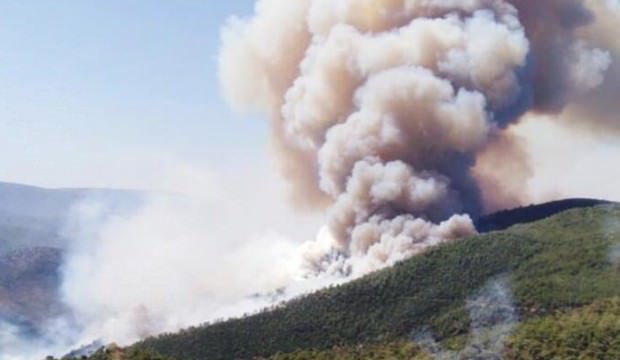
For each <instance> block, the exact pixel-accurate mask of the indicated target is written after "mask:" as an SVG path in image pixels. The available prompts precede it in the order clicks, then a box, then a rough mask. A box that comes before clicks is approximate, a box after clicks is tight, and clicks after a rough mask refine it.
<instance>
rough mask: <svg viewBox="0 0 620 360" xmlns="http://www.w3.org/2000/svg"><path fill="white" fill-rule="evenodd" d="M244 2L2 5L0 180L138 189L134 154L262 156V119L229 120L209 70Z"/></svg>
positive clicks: (18, 0) (81, 0)
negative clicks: (224, 28)
mask: <svg viewBox="0 0 620 360" xmlns="http://www.w3.org/2000/svg"><path fill="white" fill-rule="evenodd" d="M252 7H253V0H234V1H207V0H170V1H168V0H166V1H153V0H105V1H102V0H96V1H95V0H56V1H49V0H6V1H1V2H0V14H1V15H0V134H1V136H2V138H1V141H0V164H1V165H0V166H1V172H0V180H8V181H18V182H26V183H33V184H38V185H44V186H91V185H94V186H125V185H126V186H135V184H134V183H132V181H127V182H126V183H125V182H124V181H123V180H122V177H124V176H127V175H131V174H127V172H130V171H132V166H131V164H132V163H135V164H137V165H136V167H135V168H134V171H135V172H141V171H143V170H142V169H141V168H140V165H139V163H140V162H142V159H148V160H147V162H148V161H150V165H149V166H151V167H156V166H157V164H158V161H159V160H160V159H162V158H174V159H182V160H184V161H189V162H194V163H199V164H202V165H205V166H206V165H209V164H212V163H214V162H219V163H221V162H227V161H229V160H230V161H231V162H232V161H233V160H234V161H237V162H240V160H239V159H242V160H241V162H242V161H252V158H253V156H258V157H260V156H264V155H260V154H263V153H266V150H265V146H264V145H265V144H266V133H267V130H266V125H265V123H264V122H263V121H260V119H257V118H249V117H240V116H238V115H235V114H233V113H232V112H231V111H230V110H229V109H228V108H227V106H226V104H225V103H224V101H223V100H222V99H221V97H220V95H219V92H218V87H219V86H218V83H217V75H216V70H217V69H216V56H217V50H218V46H219V29H220V27H221V26H222V24H223V23H224V22H225V20H226V19H227V18H228V17H229V16H230V15H232V14H239V15H248V14H250V13H251V11H252ZM119 164H124V165H119ZM129 177H131V176H129ZM110 179H118V181H110Z"/></svg>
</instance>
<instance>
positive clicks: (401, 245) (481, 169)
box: [220, 0, 615, 273]
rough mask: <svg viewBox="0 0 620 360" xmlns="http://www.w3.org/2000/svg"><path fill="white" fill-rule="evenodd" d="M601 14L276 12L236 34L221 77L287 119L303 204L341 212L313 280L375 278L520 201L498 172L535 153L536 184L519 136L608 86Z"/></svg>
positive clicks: (560, 9) (456, 7)
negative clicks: (517, 129) (531, 117)
mask: <svg viewBox="0 0 620 360" xmlns="http://www.w3.org/2000/svg"><path fill="white" fill-rule="evenodd" d="M614 4H615V3H613V2H611V3H610V4H609V6H613V5H614ZM594 18H595V15H594V13H593V12H592V11H591V10H590V9H588V8H587V6H586V4H584V3H583V2H581V1H577V0H565V1H562V0H555V1H534V0H531V1H530V0H513V1H503V0H468V1H453V0H434V1H432V0H431V1H415V0H355V1H353V0H341V1H332V0H299V1H285V0H260V1H258V2H257V3H256V14H255V16H254V17H252V18H250V19H247V20H241V19H233V20H232V21H231V22H230V23H229V25H228V26H227V27H226V28H225V30H224V33H223V47H222V51H221V54H220V78H221V83H222V87H223V91H224V93H225V95H226V97H227V99H228V100H229V102H230V103H231V104H232V105H233V106H235V107H237V108H239V109H242V110H255V111H256V110H258V111H263V112H265V113H267V114H268V115H269V116H270V117H271V119H272V123H273V134H274V148H275V152H276V154H277V155H278V157H279V160H280V163H281V164H282V169H283V172H284V174H285V176H286V177H287V178H290V180H291V185H292V188H293V189H292V190H293V195H294V198H295V199H296V201H298V203H299V202H301V203H302V204H304V205H322V204H328V206H329V209H328V214H329V215H328V224H327V226H328V230H329V231H327V232H325V231H324V232H323V234H324V235H325V234H327V235H325V236H328V237H330V238H331V241H332V245H331V247H329V248H330V250H328V251H325V252H322V253H321V252H320V251H316V249H312V246H309V247H310V248H311V250H313V251H309V255H308V261H309V264H310V265H311V266H312V267H313V270H315V271H321V270H325V268H326V267H329V266H336V269H335V270H337V271H344V272H346V273H349V272H353V273H363V272H366V271H369V270H372V269H375V268H377V267H380V266H383V265H385V264H389V263H392V262H394V261H397V260H400V259H402V258H403V257H406V256H409V255H412V254H415V253H418V252H420V251H422V250H424V249H425V248H427V247H428V246H431V245H435V244H438V243H441V242H443V241H447V240H451V239H455V238H458V237H461V236H463V235H466V234H470V233H473V232H475V229H474V227H473V225H472V222H471V219H470V218H469V217H468V216H466V215H458V214H463V213H467V214H472V215H477V214H479V213H480V212H482V211H483V210H484V209H485V208H486V209H490V208H496V207H502V206H504V205H507V204H509V203H512V202H518V201H519V194H518V192H519V191H520V190H519V188H518V186H509V187H507V188H503V187H502V185H501V183H499V180H500V179H498V178H497V176H496V175H497V174H496V173H494V169H493V166H490V165H488V164H493V163H501V159H502V158H503V157H504V155H505V157H512V158H515V157H520V158H519V161H517V163H518V172H519V174H515V176H516V178H517V179H520V177H519V176H527V173H528V171H529V167H528V162H527V159H526V158H524V157H523V156H521V155H522V151H521V148H520V146H519V140H518V139H515V138H514V136H513V135H512V134H510V133H509V132H506V129H509V128H510V124H512V123H514V122H516V121H517V120H518V119H519V118H520V117H522V115H524V114H525V113H527V112H539V113H556V112H558V111H561V110H562V109H563V108H564V107H565V106H566V105H567V104H569V103H571V102H572V101H573V100H575V99H577V98H578V97H580V96H583V94H586V93H587V92H588V91H590V90H592V89H594V88H596V87H598V86H599V85H601V83H602V82H603V80H604V73H605V71H606V70H607V69H608V68H609V67H610V65H611V62H612V57H611V54H610V53H609V52H608V51H606V50H602V49H599V48H597V47H596V46H594V45H591V43H590V42H589V41H588V37H586V36H582V35H581V34H580V29H583V28H585V27H587V26H588V25H590V24H592V23H593V22H594ZM590 37H592V35H590ZM515 154H516V155H515ZM477 160H478V163H477ZM485 162H486V163H487V166H485ZM501 168H503V169H504V170H506V167H505V166H503V167H500V169H501ZM473 169H475V171H474V170H473ZM495 171H497V169H496V170H495ZM480 185H484V186H485V188H484V189H481V186H480ZM481 190H482V192H484V196H482V195H483V194H482V192H481ZM324 243H325V241H324V240H321V241H319V244H324ZM316 246H320V245H316ZM334 259H340V260H341V261H333V260H334ZM334 264H336V265H334ZM332 270H333V269H332Z"/></svg>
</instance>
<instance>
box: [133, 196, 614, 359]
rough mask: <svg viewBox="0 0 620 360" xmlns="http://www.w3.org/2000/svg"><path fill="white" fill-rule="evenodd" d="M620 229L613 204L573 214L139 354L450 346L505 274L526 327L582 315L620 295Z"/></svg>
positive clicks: (470, 242) (441, 250) (155, 341)
mask: <svg viewBox="0 0 620 360" xmlns="http://www.w3.org/2000/svg"><path fill="white" fill-rule="evenodd" d="M618 220H620V208H618V207H614V206H611V205H609V206H603V207H598V208H587V209H579V210H571V211H568V212H565V213H562V214H559V215H557V216H554V217H551V218H548V219H546V220H543V221H540V222H537V223H532V224H523V225H517V226H514V227H512V228H510V229H508V230H505V231H501V232H495V233H488V234H484V235H479V236H475V237H472V238H470V239H464V240H462V241H457V242H454V243H452V244H448V245H445V246H441V247H438V248H437V249H434V250H432V251H429V252H428V253H426V254H424V255H421V256H417V257H414V258H412V259H409V260H407V261H404V262H402V263H399V264H397V265H396V266H394V267H392V268H390V269H386V270H383V271H379V272H377V273H374V274H371V275H369V276H366V277H364V278H362V279H360V280H357V281H354V282H351V283H348V284H345V285H342V286H337V287H332V288H329V289H326V290H323V291H319V292H317V293H314V294H311V295H308V296H304V297H302V298H299V299H295V300H293V301H291V302H289V303H288V304H286V306H281V307H278V308H275V309H271V310H269V311H265V312H262V313H260V314H257V315H253V316H249V317H245V318H242V319H234V320H230V321H226V322H221V323H217V324H213V325H208V326H202V327H198V328H193V329H188V330H185V331H182V332H180V333H178V334H165V335H162V336H159V337H156V338H150V339H147V340H145V341H143V342H141V343H139V344H137V345H136V346H135V349H151V350H155V351H158V352H160V353H162V354H165V355H169V356H171V357H174V358H176V359H183V360H191V359H250V358H256V357H269V356H274V354H280V355H279V356H280V357H281V358H282V356H285V355H282V354H293V355H294V356H306V355H307V354H326V353H330V351H331V349H334V347H336V348H341V349H347V348H351V347H355V346H358V344H366V346H372V344H378V346H385V344H392V343H393V342H398V341H401V339H408V338H409V337H410V336H411V335H412V334H413V333H415V332H416V331H418V330H419V329H422V328H427V329H430V331H431V332H432V333H433V334H434V335H435V336H436V337H437V338H438V339H448V338H451V337H454V336H462V335H466V334H467V333H468V332H469V327H470V322H469V314H468V312H467V311H466V309H465V301H466V299H467V297H468V296H470V295H471V294H472V293H473V292H475V291H476V290H477V289H479V288H481V287H482V286H483V285H484V284H485V283H486V282H487V281H488V280H489V279H491V278H493V277H495V276H497V275H500V274H503V275H505V276H507V277H508V278H509V279H510V283H511V286H512V290H513V293H514V297H515V306H516V307H517V309H518V312H519V314H520V316H521V318H522V319H523V320H528V319H530V318H537V317H540V316H546V315H549V314H554V313H555V312H557V311H559V310H565V309H571V308H577V307H580V306H584V305H587V304H590V303H592V302H593V301H596V300H598V299H603V298H608V297H612V296H614V295H620V275H619V273H618V271H617V267H614V266H612V265H611V264H610V262H609V251H610V248H611V247H612V246H613V245H614V244H618V243H620V236H619V234H620V231H617V230H620V227H617V229H616V228H615V227H613V226H610V224H613V222H614V221H618ZM326 351H327V352H326ZM300 354H301V355H300ZM293 355H291V356H293ZM285 358H286V357H284V358H283V359H285ZM298 358H299V357H298Z"/></svg>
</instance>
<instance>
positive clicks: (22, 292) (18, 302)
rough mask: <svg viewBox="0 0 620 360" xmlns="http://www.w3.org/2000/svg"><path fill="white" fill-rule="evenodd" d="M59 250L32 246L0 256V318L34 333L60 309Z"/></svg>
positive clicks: (30, 333) (29, 332) (60, 310)
mask: <svg viewBox="0 0 620 360" xmlns="http://www.w3.org/2000/svg"><path fill="white" fill-rule="evenodd" d="M61 264H62V253H61V251H60V250H58V249H55V248H49V247H35V248H29V249H24V250H18V251H15V252H12V253H10V254H7V255H4V256H1V257H0V319H1V320H2V321H3V322H5V323H6V322H8V323H11V324H13V325H16V326H18V327H19V328H20V329H21V330H22V331H23V332H26V333H28V334H29V335H31V336H36V335H37V333H38V329H39V327H40V326H41V325H42V324H44V323H45V322H46V321H47V320H49V319H51V318H54V317H55V316H57V315H59V314H61V313H62V311H63V307H62V305H61V303H60V300H59V296H58V291H59V287H60V274H59V269H60V265H61Z"/></svg>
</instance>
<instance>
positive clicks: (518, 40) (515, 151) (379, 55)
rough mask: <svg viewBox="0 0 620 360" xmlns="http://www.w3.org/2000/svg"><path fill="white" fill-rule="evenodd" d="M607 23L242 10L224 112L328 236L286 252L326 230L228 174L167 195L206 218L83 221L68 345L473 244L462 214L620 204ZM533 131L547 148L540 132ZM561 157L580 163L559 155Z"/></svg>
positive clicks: (191, 319)
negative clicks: (242, 117)
mask: <svg viewBox="0 0 620 360" xmlns="http://www.w3.org/2000/svg"><path fill="white" fill-rule="evenodd" d="M619 8H620V7H619V5H618V1H616V0H606V1H601V0H584V1H579V0H545V1H542V0H512V1H507V0H259V1H257V2H256V14H255V15H254V16H253V17H251V18H249V19H237V18H233V19H232V20H231V21H230V23H229V24H228V25H227V26H226V27H225V28H224V31H223V45H222V51H221V54H220V68H219V72H220V74H219V75H220V79H221V85H222V90H223V92H224V94H225V96H226V98H227V99H228V100H229V102H230V103H231V104H232V105H233V106H234V107H236V108H238V109H241V110H249V111H259V112H263V113H265V114H267V115H268V116H269V118H270V119H271V120H272V129H273V149H274V153H275V154H276V156H277V157H278V162H279V165H280V167H281V170H282V173H283V174H284V177H285V178H286V179H287V180H289V181H288V185H289V186H290V187H291V191H290V192H289V193H290V195H291V199H292V200H293V201H294V204H295V205H296V206H298V207H300V208H303V209H311V210H317V209H318V210H325V208H327V209H326V211H325V213H326V214H327V219H326V220H325V221H324V222H325V223H326V224H325V226H324V227H322V228H321V230H320V232H319V235H318V236H317V240H316V241H309V242H306V243H305V244H303V245H301V244H300V243H301V242H303V240H305V239H307V238H311V237H312V235H311V234H309V233H308V232H307V231H305V230H301V229H302V228H303V229H307V228H312V229H316V227H318V225H319V223H320V222H321V221H316V223H314V222H313V223H312V224H311V225H310V226H307V225H308V224H303V225H301V224H300V223H299V221H298V219H297V220H292V218H291V212H290V211H289V210H288V209H286V208H279V207H278V206H279V204H280V202H279V201H278V196H277V191H276V190H279V187H280V186H279V185H278V184H277V183H276V182H275V181H273V180H272V179H270V180H266V181H265V180H264V179H263V180H262V181H261V180H259V179H257V177H256V174H255V173H254V172H253V171H252V169H249V170H248V171H247V172H245V173H242V174H234V175H230V174H229V175H230V176H227V181H226V182H232V181H229V180H230V179H240V183H236V184H227V185H226V186H223V187H219V186H212V184H206V185H203V184H198V183H194V184H187V183H186V184H183V185H182V186H181V187H178V186H177V187H175V189H179V188H181V189H184V188H190V189H191V188H193V189H198V191H197V192H198V193H201V194H200V195H202V198H203V199H202V200H204V201H201V202H192V201H189V202H188V201H186V200H185V199H179V198H176V197H168V196H163V197H159V196H158V197H156V198H154V199H151V200H152V201H150V202H149V203H148V204H147V206H145V207H144V208H143V209H141V210H140V211H139V212H137V213H135V214H132V215H130V216H125V217H122V216H112V217H109V216H103V217H102V216H101V212H100V209H98V206H97V204H92V203H90V204H89V203H83V204H81V205H80V206H78V207H76V209H75V214H74V215H75V216H74V217H73V220H74V222H73V223H72V226H70V227H69V228H68V231H69V234H70V235H71V237H72V238H73V239H74V240H75V242H74V244H73V246H72V248H71V250H70V252H69V254H68V257H67V264H66V267H65V269H64V274H65V278H64V285H63V293H64V294H65V302H66V304H67V305H69V307H70V308H71V309H72V311H73V315H74V316H73V318H72V319H68V322H70V321H74V322H73V323H75V327H74V329H73V331H72V333H70V334H68V335H70V336H69V339H68V341H69V342H71V343H75V342H77V343H85V344H86V343H90V342H91V341H93V340H97V339H102V340H103V341H104V342H108V341H119V342H121V343H127V342H130V341H132V340H135V339H137V338H140V337H142V336H145V335H149V334H153V333H159V332H162V331H173V330H177V329H179V328H182V327H185V326H189V325H195V324H197V323H199V322H201V321H206V320H210V319H214V318H219V317H227V316H232V315H240V314H241V313H243V312H246V311H253V310H256V309H258V308H260V307H261V306H264V305H269V304H272V302H273V298H272V297H271V296H270V294H269V293H270V292H273V291H275V290H277V289H278V288H282V287H286V289H287V290H286V294H285V295H284V297H288V296H294V295H295V294H299V293H302V292H304V291H308V290H310V289H313V288H317V287H319V286H321V285H322V284H326V283H328V282H335V281H344V280H346V279H350V278H352V277H356V276H360V275H362V274H365V273H367V272H369V271H372V270H375V269H378V268H381V267H383V266H386V265H389V264H392V263H394V262H396V261H398V260H401V259H404V258H406V257H409V256H412V255H415V254H417V253H420V252H423V251H425V250H426V249H428V248H429V247H432V246H435V245H437V244H441V243H443V242H446V241H450V240H454V239H458V238H462V237H463V236H465V235H467V234H471V233H474V232H475V229H474V226H473V224H472V220H471V218H470V215H473V216H476V215H478V214H480V213H481V212H483V211H489V210H493V209H497V208H503V207H507V206H511V205H519V204H522V203H524V202H527V201H531V200H532V199H535V200H536V201H543V200H546V199H549V198H553V197H558V196H571V195H581V196H587V195H588V194H595V195H598V196H604V195H606V196H608V195H609V194H610V192H614V191H615V192H614V194H617V197H616V198H617V199H620V192H618V190H617V187H614V188H613V189H612V188H611V187H610V184H612V182H610V181H609V180H608V179H605V176H608V175H610V174H612V175H613V174H617V173H618V171H617V170H615V169H614V167H613V165H614V164H612V166H609V161H608V160H609V159H603V158H610V157H613V156H614V154H620V146H619V145H618V144H617V142H616V143H614V144H613V146H609V147H607V146H603V148H602V149H599V151H597V152H591V151H590V150H588V149H589V144H590V143H596V144H598V145H601V142H600V141H599V140H600V139H601V137H603V136H604V137H605V138H606V139H611V140H613V141H615V139H617V134H618V133H619V131H620V121H619V119H618V114H620V102H618V101H617V94H618V93H620V62H618V61H615V60H616V59H618V57H619V56H620V46H619V45H618V42H617V38H616V36H615V34H616V31H615V29H616V27H617V25H618V24H619V23H620V10H619ZM540 119H544V120H542V121H541V120H540ZM547 124H551V125H549V126H548V127H547V129H562V130H561V131H559V130H558V131H555V130H553V131H550V130H549V131H547V130H545V132H541V131H540V129H541V128H544V127H545V126H547ZM541 134H543V135H542V136H544V138H542V139H541ZM550 139H553V141H552V140H550ZM566 140H571V141H573V140H574V142H570V143H568V142H567V143H566V144H578V145H579V146H571V145H566V144H563V145H562V146H559V145H558V144H561V143H562V142H563V141H566ZM577 140H578V141H577ZM611 140H610V141H611ZM610 151H611V152H610ZM599 154H601V155H599ZM573 159H577V161H576V162H575V161H573ZM593 160H594V161H593ZM560 165H561V166H560ZM542 170H544V171H542ZM175 173H176V174H177V175H179V176H180V177H184V178H185V179H186V180H190V181H193V182H195V179H196V176H195V173H193V172H191V173H190V174H189V175H188V174H186V173H180V174H179V173H178V172H175ZM541 174H542V175H541ZM567 174H568V175H575V176H567ZM601 174H604V175H601ZM559 175H562V176H561V177H560V176H559ZM585 175H587V176H585ZM198 178H200V177H198ZM582 179H591V180H593V181H595V183H596V184H599V183H601V181H602V182H603V183H604V184H605V186H601V187H597V188H596V189H593V186H592V185H591V183H588V184H582V183H579V181H582ZM601 179H604V180H601ZM596 181H598V182H596ZM274 185H275V186H274ZM558 187H559V189H558ZM554 189H555V190H557V191H558V192H557V193H556V192H553V191H554ZM584 189H586V190H587V191H585V192H584V191H582V190H584ZM272 190H273V191H272ZM593 190H594V192H593ZM596 191H600V192H596ZM203 192H205V193H203ZM205 204H206V205H205ZM274 207H277V209H274ZM321 220H323V219H321ZM266 224H267V225H268V227H267V229H266V228H265V225H266ZM304 225H306V226H304ZM283 228H286V230H285V231H284V234H283V233H282V229H283ZM265 229H266V230H267V231H265ZM271 229H272V230H274V231H268V230H271ZM317 274H318V276H310V275H317ZM302 279H305V280H304V281H299V280H302ZM254 293H260V294H267V295H266V296H265V295H262V296H252V294H254ZM284 297H277V298H278V299H282V298H284ZM70 323H71V322H70ZM58 334H59V336H60V333H58ZM14 337H15V333H14V332H13V331H11V332H6V333H3V334H0V343H2V342H5V343H6V342H10V341H14V340H13V339H14ZM3 345H4V344H3ZM1 351H5V352H6V350H1Z"/></svg>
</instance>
